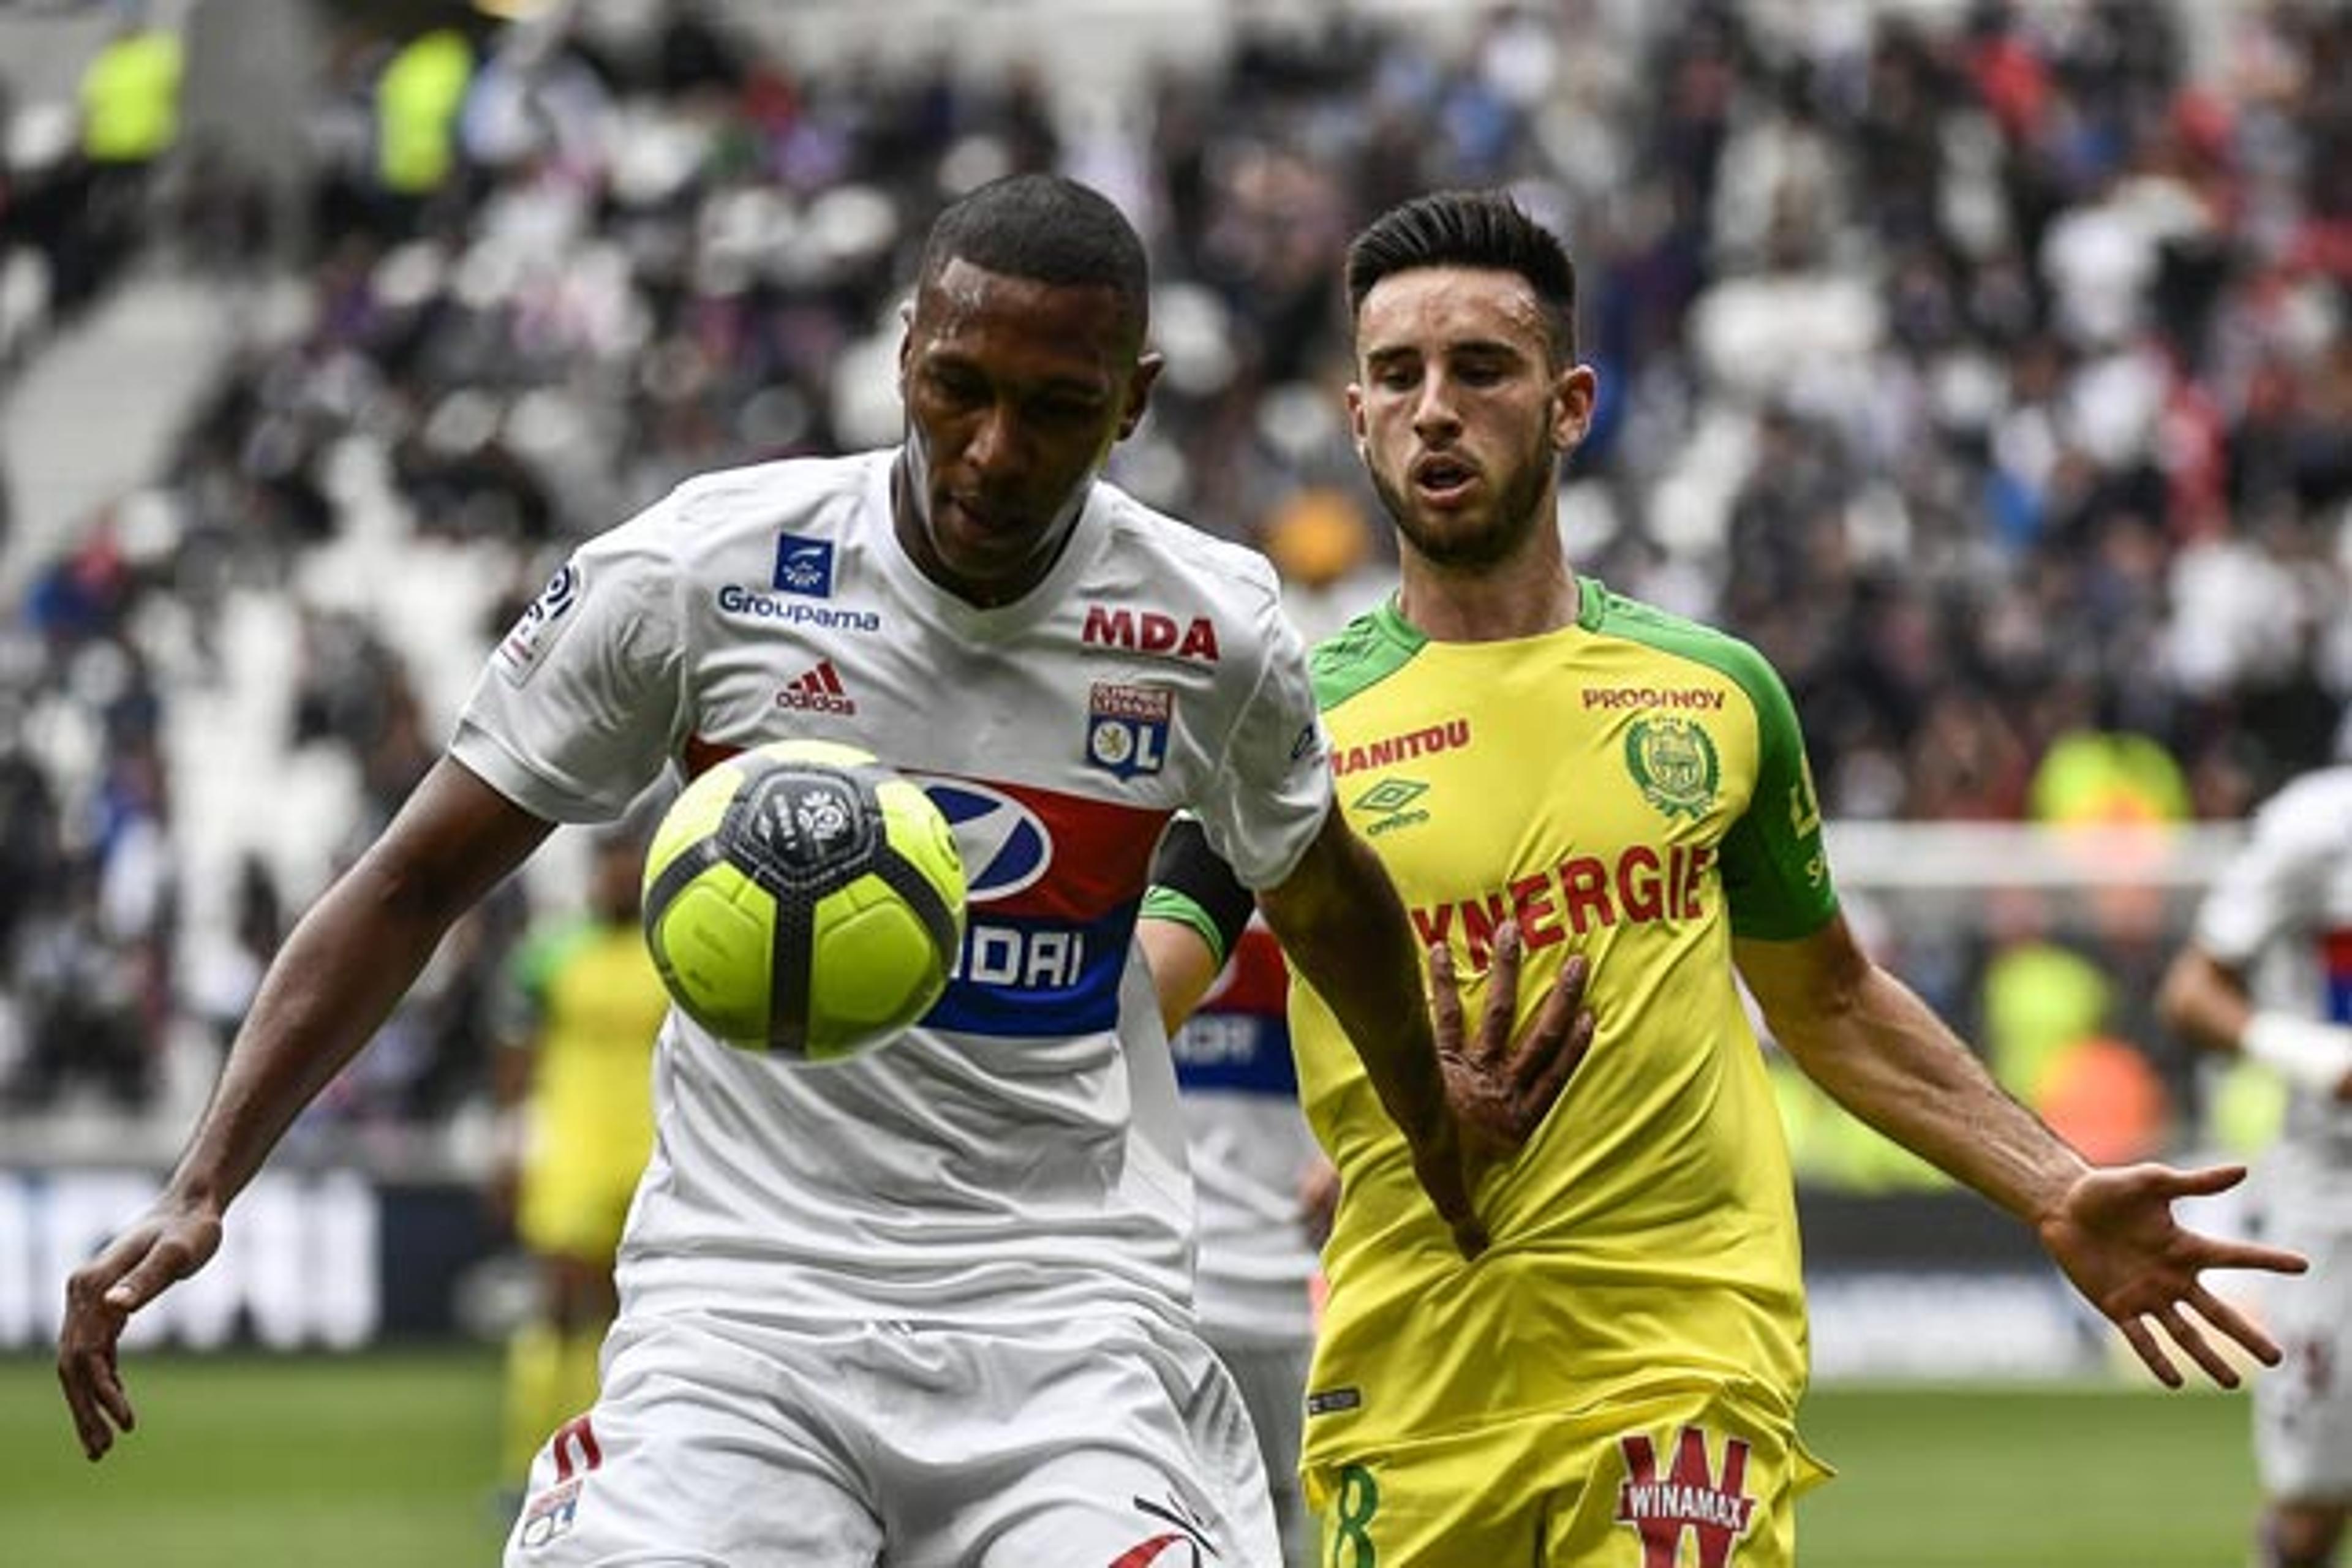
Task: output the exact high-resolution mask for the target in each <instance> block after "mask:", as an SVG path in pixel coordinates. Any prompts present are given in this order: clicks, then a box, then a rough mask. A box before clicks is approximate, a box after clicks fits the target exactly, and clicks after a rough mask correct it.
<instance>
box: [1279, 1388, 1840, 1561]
mask: <svg viewBox="0 0 2352 1568" xmlns="http://www.w3.org/2000/svg"><path fill="white" fill-rule="evenodd" d="M1830 1474H1831V1472H1830V1470H1829V1469H1828V1468H1827V1467H1825V1466H1823V1465H1822V1463H1821V1461H1819V1460H1818V1459H1816V1458H1813V1457H1812V1456H1811V1454H1809V1453H1807V1452H1806V1451H1805V1448H1804V1446H1803V1445H1802V1444H1801V1442H1799V1441H1798V1439H1797V1436H1796V1433H1795V1431H1794V1429H1793V1428H1792V1426H1790V1423H1789V1422H1787V1421H1786V1420H1782V1419H1778V1418H1773V1419H1764V1418H1759V1416H1758V1415H1755V1414H1754V1413H1753V1412H1752V1411H1750V1410H1748V1408H1746V1407H1745V1406H1744V1405H1741V1404H1739V1403H1738V1402H1737V1401H1735V1400H1734V1399H1732V1398H1730V1397H1728V1396H1727V1394H1725V1392H1724V1391H1723V1390H1722V1389H1720V1388H1718V1387H1714V1386H1704V1387H1701V1386H1692V1387H1686V1388H1681V1389H1675V1390H1670V1391H1666V1392H1663V1393H1652V1394H1643V1396H1642V1397H1640V1398H1639V1399H1638V1400H1634V1401H1630V1402H1623V1403H1620V1404H1616V1405H1611V1406H1609V1407H1608V1408H1606V1409H1599V1410H1591V1411H1580V1412H1577V1413H1575V1414H1573V1415H1560V1416H1540V1417H1535V1418H1531V1419H1525V1420H1519V1421H1514V1422H1511V1423H1509V1424H1508V1425H1505V1426H1495V1427H1490V1428H1488V1429H1486V1430H1483V1431H1476V1432H1465V1433H1459V1434H1455V1435H1454V1436H1444V1437H1436V1438H1430V1439H1426V1440H1423V1441H1420V1442H1414V1443H1410V1444H1400V1445H1397V1446H1394V1447H1389V1448H1386V1449H1384V1450H1381V1451H1380V1452H1377V1453H1375V1452H1370V1451H1367V1452H1365V1453H1363V1454H1360V1455H1356V1456H1349V1457H1346V1458H1339V1459H1338V1460H1337V1461H1335V1462H1323V1461H1321V1460H1317V1461H1311V1462H1310V1463H1309V1464H1308V1466H1307V1476H1306V1479H1307V1500H1308V1503H1309V1505H1310V1506H1312V1507H1313V1509H1314V1510H1315V1513H1316V1519H1317V1528H1318V1548H1317V1552H1316V1559H1315V1560H1316V1563H1318V1568H1493V1565H1494V1564H1496V1563H1515V1564H1517V1563H1532V1564H1542V1565H1548V1568H1788V1564H1790V1563H1791V1562H1793V1561H1794V1559H1795V1555H1796V1538H1797V1516H1796V1500H1797V1498H1798V1496H1799V1495H1800V1494H1801V1493H1803V1492H1805V1491H1807V1490H1809V1489H1811V1488H1812V1487H1814V1486H1816V1485H1818V1484H1819V1483H1820V1482H1822V1481H1823V1480H1826V1479H1828V1478H1829V1476H1830Z"/></svg>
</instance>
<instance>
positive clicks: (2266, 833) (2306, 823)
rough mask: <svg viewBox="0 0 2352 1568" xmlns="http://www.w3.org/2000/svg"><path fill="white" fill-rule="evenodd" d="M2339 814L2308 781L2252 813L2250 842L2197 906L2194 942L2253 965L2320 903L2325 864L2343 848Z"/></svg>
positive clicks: (2235, 964) (2217, 955) (2240, 964)
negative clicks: (2284, 932) (2327, 804)
mask: <svg viewBox="0 0 2352 1568" xmlns="http://www.w3.org/2000/svg"><path fill="white" fill-rule="evenodd" d="M2342 847H2343V837H2342V830H2341V821H2340V818H2339V817H2338V816H2337V814H2336V813H2335V812H2332V811H2328V810H2326V809H2324V807H2323V803H2322V800H2321V794H2320V792H2319V791H2317V790H2316V789H2315V788H2313V787H2312V786H2311V785H2310V784H2309V783H2307V782H2306V783H2303V784H2290V785H2288V786H2287V788H2285V789H2284V790H2283V791H2281V792H2280V793H2279V794H2278V795H2275V796H2273V797H2272V799H2271V800H2270V801H2269V802H2268V803H2267V804H2266V805H2263V808H2262V809H2261V810H2260V811H2257V812H2256V813H2255V814H2254V820H2253V826H2252V830H2251V832H2250V833H2249V834H2248V836H2247V838H2246V842H2245V845H2244V847H2242V848H2241V849H2240V850H2239V851H2238V853H2237V854H2236V855H2234V856H2232V857H2231V858H2230V861H2229V863H2228V864H2227V865H2225V866H2224V867H2223V868H2221V874H2220V875H2219V876H2218V877H2216V878H2215V879H2213V886H2212V887H2211V888H2210V889H2209V890H2208V891H2207V892H2206V895H2205V898H2204V900H2203V902H2201V903H2200V904H2199V906H2198V910H2197V923H2196V931H2195V938H2196V942H2197V945H2198V946H2199V947H2200V948H2202V949H2203V950H2204V951H2205V952H2206V953H2207V955H2208V956H2210V957H2211V958H2212V959H2213V960H2214V961H2215V962H2217V963H2223V964H2227V965H2228V966H2230V967H2231V968H2232V969H2244V968H2247V967H2248V966H2250V965H2252V963H2253V962H2254V961H2255V959H2256V958H2257V957H2258V956H2260V954H2261V952H2262V951H2263V948H2264V947H2265V946H2267V945H2268V944H2269V942H2271V940H2272V939H2273V937H2274V936H2276V935H2277V934H2278V933H2279V932H2281V931H2286V930H2289V929H2291V928H2293V927H2294V926H2295V925H2297V924H2299V923H2301V922H2303V921H2305V920H2307V919H2308V918H2309V917H2310V915H2311V914H2312V913H2313V911H2315V910H2316V909H2318V908H2319V905H2320V899H2321V896H2322V894H2323V892H2324V891H2325V878H2326V871H2327V868H2329V867H2331V866H2333V865H2334V864H2335V863H2336V857H2337V856H2338V855H2340V854H2341V853H2342Z"/></svg>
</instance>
